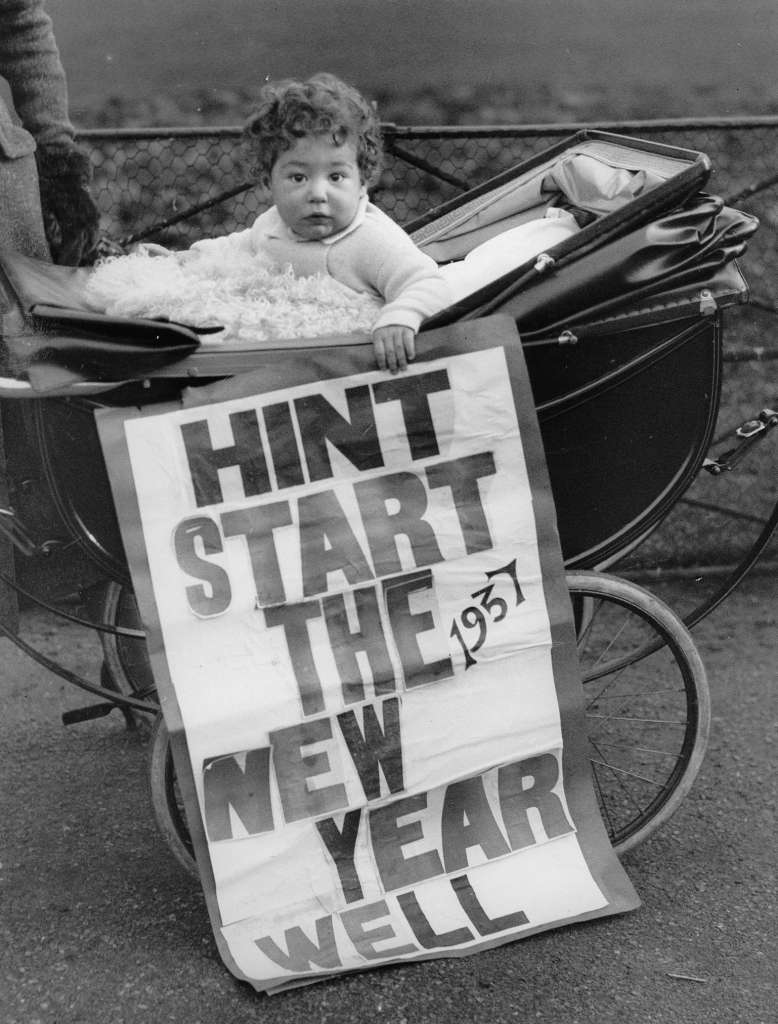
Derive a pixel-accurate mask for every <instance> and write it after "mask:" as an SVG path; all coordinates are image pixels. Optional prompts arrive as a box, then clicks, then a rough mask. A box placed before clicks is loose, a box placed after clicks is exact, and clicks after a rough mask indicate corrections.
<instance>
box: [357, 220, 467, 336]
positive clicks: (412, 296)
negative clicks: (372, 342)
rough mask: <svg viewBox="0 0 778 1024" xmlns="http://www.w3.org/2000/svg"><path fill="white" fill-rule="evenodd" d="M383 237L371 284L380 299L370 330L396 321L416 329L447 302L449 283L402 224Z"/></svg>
mask: <svg viewBox="0 0 778 1024" xmlns="http://www.w3.org/2000/svg"><path fill="white" fill-rule="evenodd" d="M392 226H393V227H394V228H396V231H392V232H391V234H389V233H387V237H386V238H385V240H384V241H383V245H382V252H381V254H380V257H379V260H378V264H377V268H376V271H377V272H376V278H375V287H376V289H377V290H378V292H379V294H380V295H381V296H382V298H383V299H384V306H383V308H382V310H381V312H380V313H379V315H378V317H377V319H376V322H375V323H374V324H373V330H375V329H376V328H377V327H385V326H388V325H389V324H399V325H401V326H403V327H410V328H411V329H412V330H414V331H418V329H419V326H420V325H421V322H422V321H423V320H425V319H426V318H427V317H428V316H432V314H433V313H437V312H438V311H439V310H441V309H445V308H446V306H448V305H449V304H450V301H451V300H450V296H449V286H448V283H447V282H446V280H445V279H444V277H443V275H442V274H441V273H440V270H439V269H438V265H437V263H435V261H434V260H433V259H432V258H431V257H430V256H427V254H426V253H423V252H422V251H421V250H420V249H419V248H418V247H417V246H416V245H415V244H414V243H413V242H412V241H411V239H410V238H409V237H408V235H406V233H405V232H404V231H403V230H402V228H400V227H398V226H397V225H394V224H393V225H392Z"/></svg>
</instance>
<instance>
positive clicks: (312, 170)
mask: <svg viewBox="0 0 778 1024" xmlns="http://www.w3.org/2000/svg"><path fill="white" fill-rule="evenodd" d="M245 134H246V137H247V140H248V143H249V147H250V149H251V152H252V155H253V157H254V159H255V168H254V170H255V173H256V174H257V175H258V178H259V181H260V182H261V184H262V185H263V186H264V187H265V188H267V189H268V191H269V192H270V196H271V198H272V201H273V206H272V207H271V208H270V209H269V210H267V211H266V212H265V213H263V214H261V215H260V216H259V217H258V218H257V219H256V220H255V221H254V224H253V225H252V226H251V227H250V228H246V229H245V230H243V231H237V232H234V233H233V234H230V235H225V236H223V237H221V238H213V239H206V240H203V241H200V242H196V243H195V244H194V245H193V246H192V247H191V249H190V250H189V251H190V252H198V251H199V252H208V253H212V254H218V253H221V252H223V253H224V254H225V255H226V254H227V253H229V252H231V251H236V252H240V253H249V254H251V255H259V254H262V255H263V256H265V257H268V258H269V259H270V261H271V262H272V263H273V264H275V265H276V266H277V267H278V268H279V269H281V268H284V267H287V266H291V268H292V270H293V272H294V273H295V274H296V275H298V276H303V277H307V276H311V275H313V274H329V275H331V276H332V277H333V278H335V279H336V280H337V281H340V282H341V284H344V285H348V286H349V287H350V288H353V289H355V290H356V291H358V292H367V293H370V294H372V295H374V296H376V297H378V298H380V299H382V300H383V301H384V305H383V307H382V309H381V311H380V314H379V316H378V318H377V320H376V321H375V323H374V324H373V327H372V338H373V347H374V351H375V356H376V361H377V364H378V366H379V368H381V369H386V368H388V369H389V370H391V371H392V372H393V373H394V372H396V371H397V370H404V369H405V368H406V367H407V364H408V361H409V360H412V359H413V358H414V355H415V337H416V333H417V331H418V329H419V325H420V324H421V322H422V320H424V318H425V317H427V316H430V315H431V314H432V313H434V312H436V311H437V310H439V309H442V308H444V307H445V306H446V305H448V296H449V289H448V285H447V284H446V282H445V280H444V278H443V276H442V275H441V274H440V272H439V270H438V267H437V264H436V263H435V261H434V260H433V259H432V258H431V257H429V256H427V255H426V254H424V253H422V252H421V251H420V250H419V249H418V248H417V247H416V246H415V245H414V243H413V242H412V241H411V240H410V238H409V237H408V235H407V234H406V233H405V232H404V231H403V230H402V228H400V227H399V226H398V225H397V224H395V223H394V221H392V220H391V219H390V218H389V217H387V216H386V214H384V213H382V212H381V210H379V209H378V208H377V207H376V206H374V205H373V204H372V203H371V202H370V201H369V200H368V195H367V189H368V186H369V185H371V184H372V183H373V182H374V181H375V180H376V178H377V176H378V174H379V172H380V168H381V159H382V151H381V136H380V127H379V124H378V120H377V118H376V115H375V112H374V111H373V108H372V107H371V105H370V104H369V103H368V102H367V101H366V100H365V99H364V98H363V97H362V96H361V95H360V94H359V93H358V92H357V91H356V90H355V89H353V88H352V87H351V86H349V85H346V84H345V83H344V82H341V81H340V80H339V79H338V78H336V77H335V76H333V75H329V74H318V75H314V76H313V77H312V78H310V79H308V80H307V81H305V82H300V81H293V80H289V81H284V82H280V83H278V84H275V85H267V86H265V87H264V88H263V90H262V92H261V93H260V103H259V107H258V109H257V110H256V111H255V113H254V114H253V115H252V116H251V117H250V119H249V120H248V122H247V124H246V128H245ZM233 247H234V249H233Z"/></svg>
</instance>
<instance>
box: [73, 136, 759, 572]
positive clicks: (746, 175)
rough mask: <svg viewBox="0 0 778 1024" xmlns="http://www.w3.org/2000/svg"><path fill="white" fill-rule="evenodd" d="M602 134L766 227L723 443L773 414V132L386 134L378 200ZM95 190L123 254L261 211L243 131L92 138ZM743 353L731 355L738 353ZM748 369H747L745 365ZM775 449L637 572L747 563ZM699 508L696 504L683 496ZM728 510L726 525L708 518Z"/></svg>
mask: <svg viewBox="0 0 778 1024" xmlns="http://www.w3.org/2000/svg"><path fill="white" fill-rule="evenodd" d="M584 127H586V128H591V129H604V130H607V131H613V132H618V133H619V134H622V135H628V136H632V137H635V138H642V139H650V140H654V141H658V142H662V143H666V144H668V145H672V146H679V147H682V148H684V149H692V150H697V151H700V152H703V153H705V154H706V155H707V156H708V157H709V158H710V161H711V164H712V166H713V173H712V176H711V179H710V181H709V185H708V186H707V187H708V191H710V192H713V193H715V194H717V195H720V196H722V197H724V198H725V199H727V200H731V201H732V205H735V206H737V207H739V208H740V209H743V210H745V211H747V212H749V213H752V214H754V215H755V216H756V217H758V218H759V220H760V223H761V227H760V230H759V231H758V232H757V233H756V235H755V236H754V237H753V238H752V239H751V241H750V244H749V247H748V252H747V254H746V255H745V257H744V258H743V259H742V260H741V261H740V262H741V266H742V269H743V272H744V275H745V277H746V280H747V281H748V283H749V286H750V289H751V303H750V305H749V306H748V307H745V308H738V309H735V310H728V311H727V329H726V333H727V338H726V339H725V341H726V344H725V360H727V359H729V363H730V365H729V367H728V369H727V372H726V374H725V387H724V394H723V398H722V407H721V414H720V421H719V432H720V433H721V434H723V435H725V436H726V434H727V433H728V432H729V431H731V430H734V429H735V428H736V427H737V426H738V425H739V424H740V423H742V422H743V421H744V420H745V419H747V418H748V417H749V416H751V415H753V414H754V413H755V412H756V411H758V409H759V407H760V405H769V404H771V403H772V404H773V405H774V406H778V401H777V399H778V396H776V395H775V394H774V392H771V391H770V390H769V389H770V387H771V386H772V385H771V384H770V383H769V376H770V375H769V374H766V373H765V372H764V371H765V369H766V368H769V369H770V370H771V369H772V367H773V366H774V365H775V364H774V362H762V361H760V360H771V359H776V358H778V335H777V336H776V339H775V340H774V341H772V342H771V340H770V338H771V335H775V334H776V332H775V317H774V314H775V313H776V312H778V174H777V173H776V171H777V170H778V168H777V166H776V165H777V164H778V118H754V119H751V120H749V121H743V120H735V119H732V120H729V119H719V120H716V121H711V120H707V121H691V120H684V121H680V120H676V121H672V122H669V121H668V122H656V121H643V122H625V123H620V124H613V123H609V124H586V125H582V124H578V125H576V124H570V125H539V126H522V127H512V126H508V127H494V128H488V127H486V128H484V127H478V128H398V127H396V126H386V132H385V139H386V144H387V145H386V148H387V154H386V162H385V169H384V171H383V174H382V176H381V179H380V181H379V183H378V186H377V188H376V189H375V191H374V193H373V200H374V201H375V202H376V203H377V205H379V206H380V207H382V208H383V209H384V210H385V211H386V212H387V213H388V214H389V215H390V216H392V217H393V218H394V219H395V220H396V221H397V222H398V223H400V224H407V223H408V222H409V221H412V220H413V219H414V218H416V217H418V216H420V215H421V214H424V213H427V212H428V211H429V210H431V209H433V208H434V207H435V206H437V205H439V204H440V203H442V202H444V201H446V200H448V199H451V198H453V197H455V196H456V195H458V194H459V193H461V192H462V191H463V190H465V189H467V188H469V187H472V186H474V185H477V184H479V183H480V182H482V181H485V180H486V179H488V178H490V177H492V176H493V175H495V174H498V173H500V172H501V171H503V170H506V169H507V168H509V167H512V166H515V165H517V164H521V163H523V162H524V161H526V160H527V159H529V158H530V157H532V156H534V155H535V154H537V153H539V152H542V151H543V150H544V149H546V148H548V147H549V146H550V145H552V144H554V143H556V142H558V141H559V140H560V139H562V138H564V137H566V136H569V135H572V134H574V133H575V132H576V131H578V130H580V129H581V128H584ZM81 141H82V143H84V144H86V145H87V146H88V147H89V148H90V150H91V155H92V161H93V164H94V169H95V181H94V188H95V194H96V197H97V200H98V203H99V205H100V207H101V211H102V214H103V218H104V228H105V231H106V234H107V235H108V236H109V237H110V238H112V239H114V240H116V241H119V242H122V243H124V244H127V243H129V242H131V241H135V240H140V239H147V240H149V241H155V242H160V243H162V244H165V245H168V246H170V247H172V248H185V247H187V246H188V245H190V244H191V243H192V242H193V241H195V240H196V239H198V238H203V237H209V236H214V235H220V234H224V233H226V232H229V231H233V230H235V229H237V228H241V227H245V226H248V225H249V224H251V223H252V221H253V219H254V218H255V217H256V216H257V214H258V213H260V212H261V211H262V210H263V209H264V208H265V206H266V202H265V196H264V195H263V193H262V191H261V189H260V188H259V187H258V186H257V185H255V184H252V183H250V181H249V180H248V178H249V176H248V172H247V166H246V161H245V157H244V153H243V150H242V145H241V133H240V130H239V129H231V128H221V129H213V130H203V129H171V130H161V129H147V130H114V131H102V130H100V131H89V132H84V133H83V135H82V137H81ZM738 349H739V350H740V351H739V352H738ZM742 355H745V356H746V359H745V360H743V359H741V358H740V357H741V356H742ZM775 453H776V444H775V439H774V438H772V437H771V438H770V439H769V440H768V441H767V442H766V443H764V444H763V445H762V446H761V454H759V455H758V456H757V457H756V458H755V459H750V460H749V462H748V464H747V466H746V469H745V471H744V472H741V473H739V474H738V476H737V478H736V480H733V481H732V483H731V484H730V485H729V487H728V488H727V489H726V491H725V490H724V489H723V488H721V487H719V488H717V489H716V491H715V492H713V493H712V494H710V495H709V492H710V491H711V488H710V484H709V481H707V480H705V474H701V479H700V484H699V486H698V485H695V487H697V490H698V491H699V495H698V496H700V497H701V498H702V500H703V501H704V502H710V503H711V504H712V505H713V506H714V510H713V511H706V512H704V513H703V514H696V513H695V514H694V515H692V514H690V513H689V511H688V509H686V508H685V507H684V506H683V504H680V505H679V506H678V507H677V508H676V509H675V510H674V511H673V513H672V515H671V516H670V517H669V519H668V520H667V522H666V524H665V525H664V526H663V527H662V530H660V531H658V534H655V535H654V536H653V537H652V538H651V539H650V540H649V542H648V543H647V544H644V545H642V546H641V547H640V548H639V549H638V554H639V556H640V557H639V559H638V565H640V564H641V560H642V564H650V565H657V564H663V563H665V564H667V563H669V564H677V563H678V562H682V561H685V562H687V563H688V562H690V561H691V562H692V564H694V563H706V564H708V565H710V564H711V563H727V562H732V561H734V560H737V559H738V558H739V557H740V556H741V555H742V553H743V552H744V551H745V550H747V548H748V545H749V543H750V541H751V539H753V537H754V535H755V532H758V530H759V521H760V520H761V519H764V518H765V516H766V515H767V512H768V510H769V508H770V507H771V504H772V502H773V501H774V500H775V495H774V489H775V488H774V486H773V484H774V482H775V481H778V460H776V454H775ZM692 496H694V494H693V495H692ZM717 509H724V511H717Z"/></svg>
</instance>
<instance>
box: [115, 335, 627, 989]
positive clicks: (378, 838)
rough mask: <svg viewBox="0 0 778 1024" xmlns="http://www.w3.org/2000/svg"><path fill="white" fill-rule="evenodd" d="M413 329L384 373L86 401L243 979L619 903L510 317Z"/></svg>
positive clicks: (575, 916) (478, 945)
mask: <svg viewBox="0 0 778 1024" xmlns="http://www.w3.org/2000/svg"><path fill="white" fill-rule="evenodd" d="M423 338H425V339H429V343H428V344H427V345H423V346H422V348H423V349H424V351H425V352H426V358H420V359H419V360H418V361H416V362H415V363H414V364H412V366H411V367H410V368H409V369H408V371H407V372H405V373H400V374H396V375H390V374H388V373H386V372H380V371H377V370H374V369H369V368H366V367H367V366H368V365H369V364H366V363H365V362H364V360H363V362H362V365H363V366H364V367H365V368H363V369H359V370H358V371H355V370H354V359H353V354H352V356H344V358H343V359H342V360H339V358H338V353H337V352H334V353H332V352H331V353H328V355H327V357H326V359H324V360H323V361H322V363H321V364H320V365H315V366H313V365H312V363H311V355H310V353H307V354H306V358H305V359H304V360H301V359H299V357H295V356H294V355H293V354H290V357H289V359H288V361H287V362H286V363H285V365H284V366H283V368H282V369H280V370H279V369H278V367H276V368H275V369H274V371H273V372H272V373H269V374H268V375H267V377H266V378H263V377H262V375H260V374H256V375H252V376H251V377H250V378H246V379H241V378H235V379H234V380H233V381H230V382H226V383H223V384H221V385H219V386H217V387H216V388H215V389H205V391H203V392H200V393H195V392H193V393H192V394H194V396H195V397H194V404H192V396H191V395H190V396H189V398H190V400H189V402H187V403H186V404H184V403H177V404H175V405H169V404H168V405H164V406H151V407H149V408H147V409H144V410H143V411H142V412H135V413H131V414H128V413H127V411H126V410H113V411H106V412H104V413H101V414H100V415H99V418H98V425H99V429H100V433H101V438H102V440H103V445H104V450H105V453H106V462H107V465H108V467H109V473H110V475H111V480H112V487H113V488H114V492H115V496H116V500H117V508H118V510H119V515H120V524H121V527H122V531H123V537H124V541H125V546H126V548H127V554H128V559H129V561H130V565H131V569H132V574H133V582H134V587H135V590H136V594H137V597H138V602H139V606H140V610H141V614H142V617H143V619H144V622H145V623H146V625H147V629H148V632H149V644H150V650H151V656H152V664H153V667H154V672H155V679H156V681H157V685H158V692H159V696H160V700H161V703H162V707H163V709H164V713H165V717H166V721H167V724H168V728H169V729H170V731H171V735H172V736H173V744H174V747H173V749H174V754H175V758H176V769H177V772H178V776H179V779H180V781H181V785H182V790H183V792H184V794H185V796H186V798H187V803H188V806H187V812H188V816H189V821H190V828H191V831H192V835H193V839H194V841H195V846H196V851H197V859H198V866H199V868H200V872H201V876H202V880H203V885H204V888H205V892H206V896H207V898H208V906H209V912H210V915H211V920H212V923H213V927H214V931H215V934H216V937H217V941H218V944H219V948H220V951H221V953H222V956H223V957H224V960H225V962H226V964H227V965H228V967H229V968H230V969H231V970H232V971H233V972H234V973H235V974H236V975H237V976H238V977H240V978H243V979H246V980H248V981H249V982H251V983H252V984H253V985H254V986H255V987H256V988H258V989H261V990H269V991H272V990H278V989H279V988H283V987H286V986H289V985H294V984H300V983H305V982H310V981H314V980H321V979H323V978H326V977H328V976H330V975H332V974H337V973H341V972H344V971H353V970H362V969H365V968H369V967H372V966H375V965H378V964H382V963H388V962H394V961H406V960H414V959H422V958H429V957H433V956H451V955H463V954H468V953H472V952H475V951H477V950H479V949H482V948H485V947H487V946H491V945H495V944H498V943H502V942H507V941H512V940H515V939H518V938H521V937H523V936H526V935H529V934H532V933H533V932H537V931H539V930H542V929H546V928H550V927H554V926H558V925H560V924H567V923H570V922H572V921H576V920H583V919H586V918H590V917H593V916H599V915H605V914H610V913H615V912H620V911H622V910H626V909H630V908H631V907H634V906H635V905H636V902H637V901H636V897H635V895H634V893H633V892H632V889H631V887H630V885H629V882H628V881H627V879H626V877H625V876H624V875H623V873H622V872H621V869H620V867H619V865H618V862H617V860H616V859H615V857H614V856H613V854H612V853H611V851H610V848H609V846H608V843H607V840H606V839H605V837H604V833H603V830H602V826H601V823H600V822H599V819H598V816H597V813H596V802H595V800H594V797H593V794H592V792H591V785H590V783H589V779H588V766H587V765H586V763H585V761H584V759H583V755H582V754H581V749H582V742H581V740H582V736H581V730H582V728H583V724H582V723H583V719H582V715H581V694H580V686H579V683H578V680H577V676H576V661H575V640H574V632H573V626H572V622H571V619H570V609H569V604H568V602H567V599H566V592H565V589H564V578H563V572H562V565H561V556H560V554H559V545H558V540H557V536H556V529H555V522H554V513H553V504H552V502H551V498H550V492H549V488H548V480H547V477H546V474H545V468H544V464H543V457H542V449H541V446H540V439H539V434H538V431H537V425H536V422H535V417H534V410H533V406H532V399H531V394H530V391H529V387H528V385H527V382H526V379H525V374H526V371H525V368H524V363H523V358H522V355H521V347H520V344H519V341H518V337H517V335H516V331H515V327H514V325H513V324H512V322H511V321H510V320H507V319H506V318H502V317H495V318H489V319H487V320H483V321H480V322H475V323H474V324H469V325H464V326H455V327H454V328H447V329H444V330H442V331H437V332H433V333H431V334H429V335H426V336H423ZM314 362H315V360H314ZM255 378H256V379H255ZM266 389H267V390H266Z"/></svg>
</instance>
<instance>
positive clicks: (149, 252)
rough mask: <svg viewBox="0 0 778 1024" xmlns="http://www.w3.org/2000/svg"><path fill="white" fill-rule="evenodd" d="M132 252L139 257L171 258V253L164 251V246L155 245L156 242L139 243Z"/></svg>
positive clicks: (167, 250) (170, 251) (168, 250)
mask: <svg viewBox="0 0 778 1024" xmlns="http://www.w3.org/2000/svg"><path fill="white" fill-rule="evenodd" d="M134 251H135V252H137V253H138V254H139V255H141V256H172V255H173V252H172V250H170V249H166V248H165V246H164V245H157V243H156V242H139V243H138V244H137V245H136V246H135V248H134Z"/></svg>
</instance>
